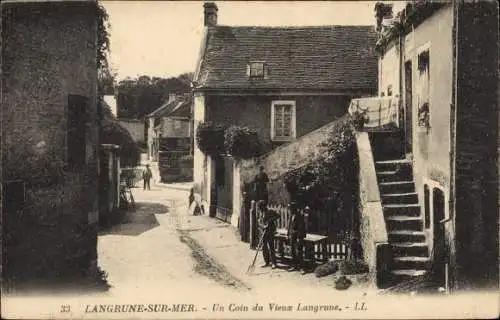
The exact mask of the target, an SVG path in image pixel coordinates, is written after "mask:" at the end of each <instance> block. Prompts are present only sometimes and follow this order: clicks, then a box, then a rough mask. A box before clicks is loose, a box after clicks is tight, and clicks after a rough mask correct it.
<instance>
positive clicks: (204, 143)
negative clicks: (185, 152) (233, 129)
mask: <svg viewBox="0 0 500 320" xmlns="http://www.w3.org/2000/svg"><path fill="white" fill-rule="evenodd" d="M225 131H226V126H224V125H221V124H214V123H212V122H210V121H208V122H204V123H200V124H199V125H198V129H197V132H196V142H197V144H198V148H200V150H201V152H203V153H204V154H206V155H210V156H219V155H221V154H224V152H225V148H224V139H225V137H224V133H225Z"/></svg>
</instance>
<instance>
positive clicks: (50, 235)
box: [1, 1, 99, 281]
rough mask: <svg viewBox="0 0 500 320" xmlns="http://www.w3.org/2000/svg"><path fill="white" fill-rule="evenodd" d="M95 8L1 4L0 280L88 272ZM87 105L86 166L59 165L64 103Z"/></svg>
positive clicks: (93, 203)
mask: <svg viewBox="0 0 500 320" xmlns="http://www.w3.org/2000/svg"><path fill="white" fill-rule="evenodd" d="M95 9H96V6H95V2H91V1H86V2H73V3H62V2H61V3H8V4H2V15H3V19H2V20H3V21H2V29H3V30H2V31H3V33H2V44H3V47H2V50H3V51H2V92H3V95H2V119H1V122H2V129H1V130H2V152H1V154H2V164H3V169H4V170H3V183H4V184H3V186H4V191H6V188H8V186H9V182H10V181H16V180H17V181H20V182H21V183H22V185H24V190H25V196H24V199H23V197H19V198H18V199H17V200H18V201H19V203H18V205H17V208H16V209H15V210H14V209H13V210H11V211H9V212H7V211H5V210H4V211H3V212H2V214H3V217H2V218H3V222H4V223H5V227H6V230H8V236H7V237H6V241H5V252H4V254H5V256H6V263H5V264H4V270H3V271H5V275H7V276H9V277H11V278H12V277H14V276H15V277H16V279H17V280H19V281H22V280H26V281H30V280H33V279H35V278H44V279H45V280H47V281H50V279H52V278H56V277H64V276H68V277H69V276H81V275H83V274H86V273H88V272H89V271H92V272H93V271H95V270H92V269H95V268H96V260H97V253H96V247H97V229H96V222H97V220H98V201H97V198H98V196H97V190H98V123H99V118H98V115H97V107H96V91H97V70H96V68H97V67H96V46H95V44H96V30H97V26H96V15H95V14H96V11H95ZM71 94H74V95H80V96H83V97H86V98H87V101H88V104H87V110H86V115H87V118H86V119H85V121H86V125H85V127H86V136H85V140H84V141H85V165H84V166H83V167H79V168H77V169H74V170H70V169H69V167H68V163H67V142H66V141H67V140H66V139H67V136H66V135H67V129H68V119H67V108H68V96H69V95H71Z"/></svg>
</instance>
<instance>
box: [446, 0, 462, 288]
mask: <svg viewBox="0 0 500 320" xmlns="http://www.w3.org/2000/svg"><path fill="white" fill-rule="evenodd" d="M458 1H459V0H453V3H452V10H453V27H452V45H453V55H452V83H453V85H452V95H451V105H450V107H451V108H450V199H449V202H448V209H449V218H450V219H448V222H451V226H452V228H453V232H454V233H455V230H456V229H455V211H456V210H455V205H456V203H455V198H456V196H455V194H456V177H455V175H456V172H455V170H456V163H455V161H456V160H455V159H456V148H457V147H456V134H457V124H456V120H457V106H456V103H457V101H458V98H457V88H458V80H457V78H458V77H457V68H458V62H457V61H458V44H457V40H458V39H459V37H458V10H459V3H458ZM453 238H456V234H454V236H453ZM448 250H449V248H448ZM448 256H449V257H451V255H448ZM453 259H456V257H453ZM445 267H446V274H447V275H448V271H449V262H448V263H446V265H445ZM447 280H448V277H447ZM452 281H453V282H454V285H453V287H454V288H455V287H456V275H454V276H452ZM449 290H450V285H449V283H448V281H447V283H446V292H447V293H448V292H449Z"/></svg>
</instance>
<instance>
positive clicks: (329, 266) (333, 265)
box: [314, 261, 339, 278]
mask: <svg viewBox="0 0 500 320" xmlns="http://www.w3.org/2000/svg"><path fill="white" fill-rule="evenodd" d="M338 270H339V263H338V261H329V262H327V263H325V264H322V265H320V266H318V267H317V268H316V270H314V273H315V274H316V277H318V278H320V277H324V276H327V275H330V274H334V273H335V272H337V271H338Z"/></svg>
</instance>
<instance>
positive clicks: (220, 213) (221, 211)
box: [215, 206, 233, 223]
mask: <svg viewBox="0 0 500 320" xmlns="http://www.w3.org/2000/svg"><path fill="white" fill-rule="evenodd" d="M232 214H233V213H232V210H230V209H228V208H224V207H221V206H215V217H216V218H217V219H219V220H222V221H224V222H227V223H230V222H231V216H232Z"/></svg>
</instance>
